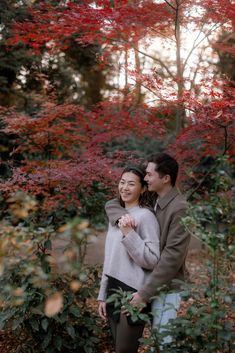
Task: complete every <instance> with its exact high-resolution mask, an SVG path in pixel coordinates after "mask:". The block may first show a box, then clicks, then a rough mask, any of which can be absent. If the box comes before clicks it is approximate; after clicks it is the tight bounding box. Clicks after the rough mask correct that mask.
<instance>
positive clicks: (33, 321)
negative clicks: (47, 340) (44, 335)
mask: <svg viewBox="0 0 235 353" xmlns="http://www.w3.org/2000/svg"><path fill="white" fill-rule="evenodd" d="M29 324H30V325H31V326H32V328H33V330H34V331H39V324H38V321H37V320H36V319H34V318H33V319H30V320H29Z"/></svg>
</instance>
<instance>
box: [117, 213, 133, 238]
mask: <svg viewBox="0 0 235 353" xmlns="http://www.w3.org/2000/svg"><path fill="white" fill-rule="evenodd" d="M135 226H136V223H135V219H134V218H133V217H131V216H130V215H128V214H126V215H124V216H122V217H121V218H120V219H119V221H118V227H119V228H120V230H121V232H122V234H123V235H125V236H126V235H127V234H128V233H129V232H130V231H131V230H133V229H134V228H135Z"/></svg>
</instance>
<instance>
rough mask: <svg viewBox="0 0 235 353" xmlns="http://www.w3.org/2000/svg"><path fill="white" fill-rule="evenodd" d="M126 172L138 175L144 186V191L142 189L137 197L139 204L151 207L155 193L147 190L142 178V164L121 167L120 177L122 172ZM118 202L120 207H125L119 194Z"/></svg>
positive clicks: (143, 174)
mask: <svg viewBox="0 0 235 353" xmlns="http://www.w3.org/2000/svg"><path fill="white" fill-rule="evenodd" d="M128 172H131V173H133V174H135V175H137V176H138V177H139V180H140V183H141V186H142V187H144V186H146V191H144V192H143V193H142V194H141V195H140V197H139V206H140V207H148V208H152V207H153V205H154V202H155V200H156V195H155V193H152V192H150V191H148V190H147V186H148V184H147V183H146V181H145V180H144V177H145V168H144V167H142V166H135V165H129V166H127V167H125V168H124V169H123V171H122V174H121V177H122V175H123V174H124V173H128ZM119 202H120V205H121V206H122V207H125V204H124V202H123V201H122V199H121V197H120V196H119Z"/></svg>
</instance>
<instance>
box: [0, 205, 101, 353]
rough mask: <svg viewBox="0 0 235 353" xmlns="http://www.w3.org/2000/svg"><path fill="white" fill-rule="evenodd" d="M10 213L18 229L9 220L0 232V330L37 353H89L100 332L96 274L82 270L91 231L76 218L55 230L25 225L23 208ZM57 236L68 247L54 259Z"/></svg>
mask: <svg viewBox="0 0 235 353" xmlns="http://www.w3.org/2000/svg"><path fill="white" fill-rule="evenodd" d="M33 204H34V203H33ZM26 208H27V210H28V209H29V207H28V206H27V207H26ZM13 209H14V214H15V215H16V214H17V215H18V217H19V218H18V223H17V224H14V225H13V224H12V223H11V222H10V218H9V219H8V220H4V221H2V222H1V228H0V272H1V276H0V307H1V310H0V330H11V331H12V332H15V333H16V334H17V336H19V335H21V334H24V335H25V336H26V337H28V338H29V340H30V339H31V340H32V346H34V349H35V350H36V351H37V352H39V353H42V352H43V353H56V352H63V353H67V352H71V353H72V352H76V353H77V352H81V353H83V352H84V353H91V352H92V353H93V352H94V351H96V347H97V344H98V342H99V337H100V330H101V325H100V321H99V318H98V315H97V311H96V310H95V311H94V309H93V307H92V305H91V299H92V298H94V297H96V295H97V292H96V290H97V283H98V279H99V270H98V269H97V268H93V269H91V268H88V267H86V266H85V265H84V264H83V260H84V253H85V249H86V243H87V241H88V238H89V236H91V234H93V230H92V229H90V228H89V224H88V222H87V221H86V220H82V219H80V218H75V219H73V220H71V222H69V223H68V224H66V225H64V226H62V227H61V228H60V229H58V230H55V228H54V227H53V226H52V225H48V226H45V227H39V226H36V225H35V224H34V223H33V222H31V223H29V222H27V221H26V218H27V217H28V216H29V215H28V213H27V212H24V211H25V210H24V209H23V208H22V205H21V208H20V209H18V210H17V207H13ZM22 215H24V217H25V219H24V220H23V217H22ZM20 217H21V219H20ZM14 223H16V222H15V221H14ZM59 234H60V236H62V237H63V239H64V240H67V244H68V246H66V247H65V249H64V251H63V252H61V254H60V255H59V256H57V257H55V256H54V255H53V251H52V243H53V241H54V240H55V239H56V237H58V235H59ZM30 342H31V341H30Z"/></svg>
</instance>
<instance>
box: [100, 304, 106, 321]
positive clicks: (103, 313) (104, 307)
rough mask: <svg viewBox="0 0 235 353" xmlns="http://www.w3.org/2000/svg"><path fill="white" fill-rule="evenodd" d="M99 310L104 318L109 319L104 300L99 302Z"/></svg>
mask: <svg viewBox="0 0 235 353" xmlns="http://www.w3.org/2000/svg"><path fill="white" fill-rule="evenodd" d="M98 312H99V315H100V317H101V319H103V320H107V310H106V303H105V302H103V301H100V302H99V307H98Z"/></svg>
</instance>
